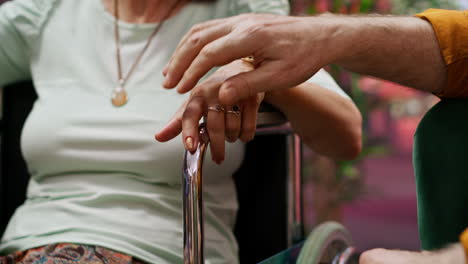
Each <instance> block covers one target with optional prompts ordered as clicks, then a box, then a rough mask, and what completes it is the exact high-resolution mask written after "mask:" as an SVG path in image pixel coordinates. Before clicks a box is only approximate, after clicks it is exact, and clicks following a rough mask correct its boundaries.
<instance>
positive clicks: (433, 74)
mask: <svg viewBox="0 0 468 264" xmlns="http://www.w3.org/2000/svg"><path fill="white" fill-rule="evenodd" d="M319 19H331V20H332V21H330V22H329V30H330V32H332V33H331V34H332V36H333V38H331V40H330V41H331V42H330V43H329V44H330V45H329V46H330V48H331V49H332V50H335V57H334V58H332V60H333V61H330V62H331V63H337V64H338V65H341V66H343V67H344V68H346V69H349V70H351V71H353V72H357V73H361V74H366V75H372V76H375V77H378V78H382V79H386V80H389V81H393V82H397V83H400V84H403V85H406V86H409V87H413V88H416V89H419V90H424V91H428V92H434V93H435V92H439V91H440V90H441V89H442V88H443V87H444V84H445V81H446V66H445V62H444V59H443V57H442V54H441V51H440V49H439V44H438V42H437V38H436V36H435V33H434V31H433V29H432V27H431V25H430V24H429V23H428V22H426V21H424V20H422V19H419V18H414V17H391V16H371V17H368V16H367V17H359V16H356V17H344V16H326V17H323V18H319Z"/></svg>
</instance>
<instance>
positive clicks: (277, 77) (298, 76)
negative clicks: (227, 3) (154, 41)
mask: <svg viewBox="0 0 468 264" xmlns="http://www.w3.org/2000/svg"><path fill="white" fill-rule="evenodd" d="M310 22H311V21H310V19H304V18H296V17H286V16H277V15H265V14H248V15H240V16H236V17H231V18H227V19H220V20H213V21H208V22H205V23H202V24H199V25H196V26H194V27H193V28H192V29H191V30H190V32H189V33H188V34H187V35H186V36H185V37H184V38H183V39H182V41H181V42H180V44H179V46H178V47H177V49H176V51H175V53H174V54H173V56H172V58H171V60H170V62H169V63H168V65H167V66H166V68H165V69H164V72H163V74H165V76H166V80H165V82H164V84H163V85H164V86H165V87H166V88H174V87H175V86H176V85H178V91H179V92H181V93H185V92H187V91H189V90H190V89H192V87H194V86H195V84H196V83H197V81H198V80H199V79H200V78H201V77H202V76H203V75H204V74H206V73H207V72H208V71H209V70H210V69H211V68H212V67H214V66H220V65H224V64H227V63H229V62H231V61H233V60H235V59H238V58H242V57H247V56H254V58H255V64H256V66H257V67H256V69H255V71H253V72H252V73H249V72H245V73H242V74H239V75H236V76H233V77H232V78H229V79H227V80H226V81H225V83H224V84H223V86H222V87H221V89H220V95H219V99H220V101H221V103H224V104H232V103H234V102H236V101H238V100H240V99H245V98H248V97H251V96H254V95H256V94H257V93H258V92H265V91H270V90H274V89H282V88H290V87H294V86H296V85H298V84H301V83H303V82H304V81H306V80H307V79H308V78H309V77H311V76H312V75H314V74H315V73H316V72H317V71H318V70H319V69H320V68H321V66H322V65H323V64H325V63H326V62H327V61H329V60H330V58H328V57H329V56H331V55H332V54H333V52H332V50H331V48H330V47H327V46H326V43H327V41H326V40H327V39H328V38H330V37H332V36H331V35H329V34H328V32H329V31H328V30H325V28H326V27H327V25H315V29H314V32H315V33H314V35H313V36H311V35H310V33H309V32H308V29H309V28H310V27H311V26H312V25H311V24H310ZM308 36H310V37H313V38H309V37H308ZM311 48H312V49H314V50H317V52H315V53H312V52H311ZM325 56H327V59H324V58H323V57H325Z"/></svg>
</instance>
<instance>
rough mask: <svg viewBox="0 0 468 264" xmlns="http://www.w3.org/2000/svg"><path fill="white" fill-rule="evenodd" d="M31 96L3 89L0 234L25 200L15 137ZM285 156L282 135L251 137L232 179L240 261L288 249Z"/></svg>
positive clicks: (28, 87)
mask: <svg viewBox="0 0 468 264" xmlns="http://www.w3.org/2000/svg"><path fill="white" fill-rule="evenodd" d="M36 98H37V95H36V93H35V91H34V87H33V84H32V83H31V82H22V83H18V84H14V85H10V86H8V87H5V88H4V90H3V118H2V122H1V131H2V134H1V144H2V145H1V175H0V234H2V233H3V231H4V229H5V227H6V225H7V223H8V221H9V219H10V217H11V215H12V214H13V213H14V211H15V209H16V208H17V207H18V206H19V205H21V204H22V203H23V201H24V199H25V191H26V186H27V182H28V180H29V174H28V171H27V168H26V164H25V161H24V159H23V156H22V154H21V149H20V135H21V130H22V128H23V124H24V121H25V119H26V118H27V116H28V114H29V112H30V111H31V109H32V105H33V103H34V101H35V100H36ZM286 153H287V152H286V136H284V135H267V136H259V137H256V138H255V140H253V141H252V142H250V143H248V144H247V151H246V155H245V159H244V162H243V165H242V167H241V168H240V169H239V170H238V171H237V172H236V174H235V175H234V178H235V181H236V188H237V192H238V199H239V208H240V209H239V214H238V217H237V222H236V227H235V230H234V232H235V234H236V237H237V239H238V241H239V250H240V262H241V263H257V262H259V261H261V260H263V259H266V258H267V257H269V256H271V255H274V254H275V253H277V252H279V251H280V250H283V249H285V248H286V247H287V204H286V186H287V184H286V174H287V157H286ZM181 166H182V164H181Z"/></svg>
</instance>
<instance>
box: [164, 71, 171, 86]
mask: <svg viewBox="0 0 468 264" xmlns="http://www.w3.org/2000/svg"><path fill="white" fill-rule="evenodd" d="M170 84H171V83H170V75H169V74H166V79H164V82H163V86H164V87H165V88H169V87H170V86H169V85H170Z"/></svg>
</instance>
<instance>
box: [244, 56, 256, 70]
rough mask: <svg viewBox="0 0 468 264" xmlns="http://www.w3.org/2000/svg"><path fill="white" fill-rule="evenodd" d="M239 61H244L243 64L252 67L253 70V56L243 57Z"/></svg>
mask: <svg viewBox="0 0 468 264" xmlns="http://www.w3.org/2000/svg"><path fill="white" fill-rule="evenodd" d="M241 60H242V61H244V62H247V63H249V64H250V65H252V66H253V67H254V68H255V58H254V56H248V57H244V58H242V59H241Z"/></svg>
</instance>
